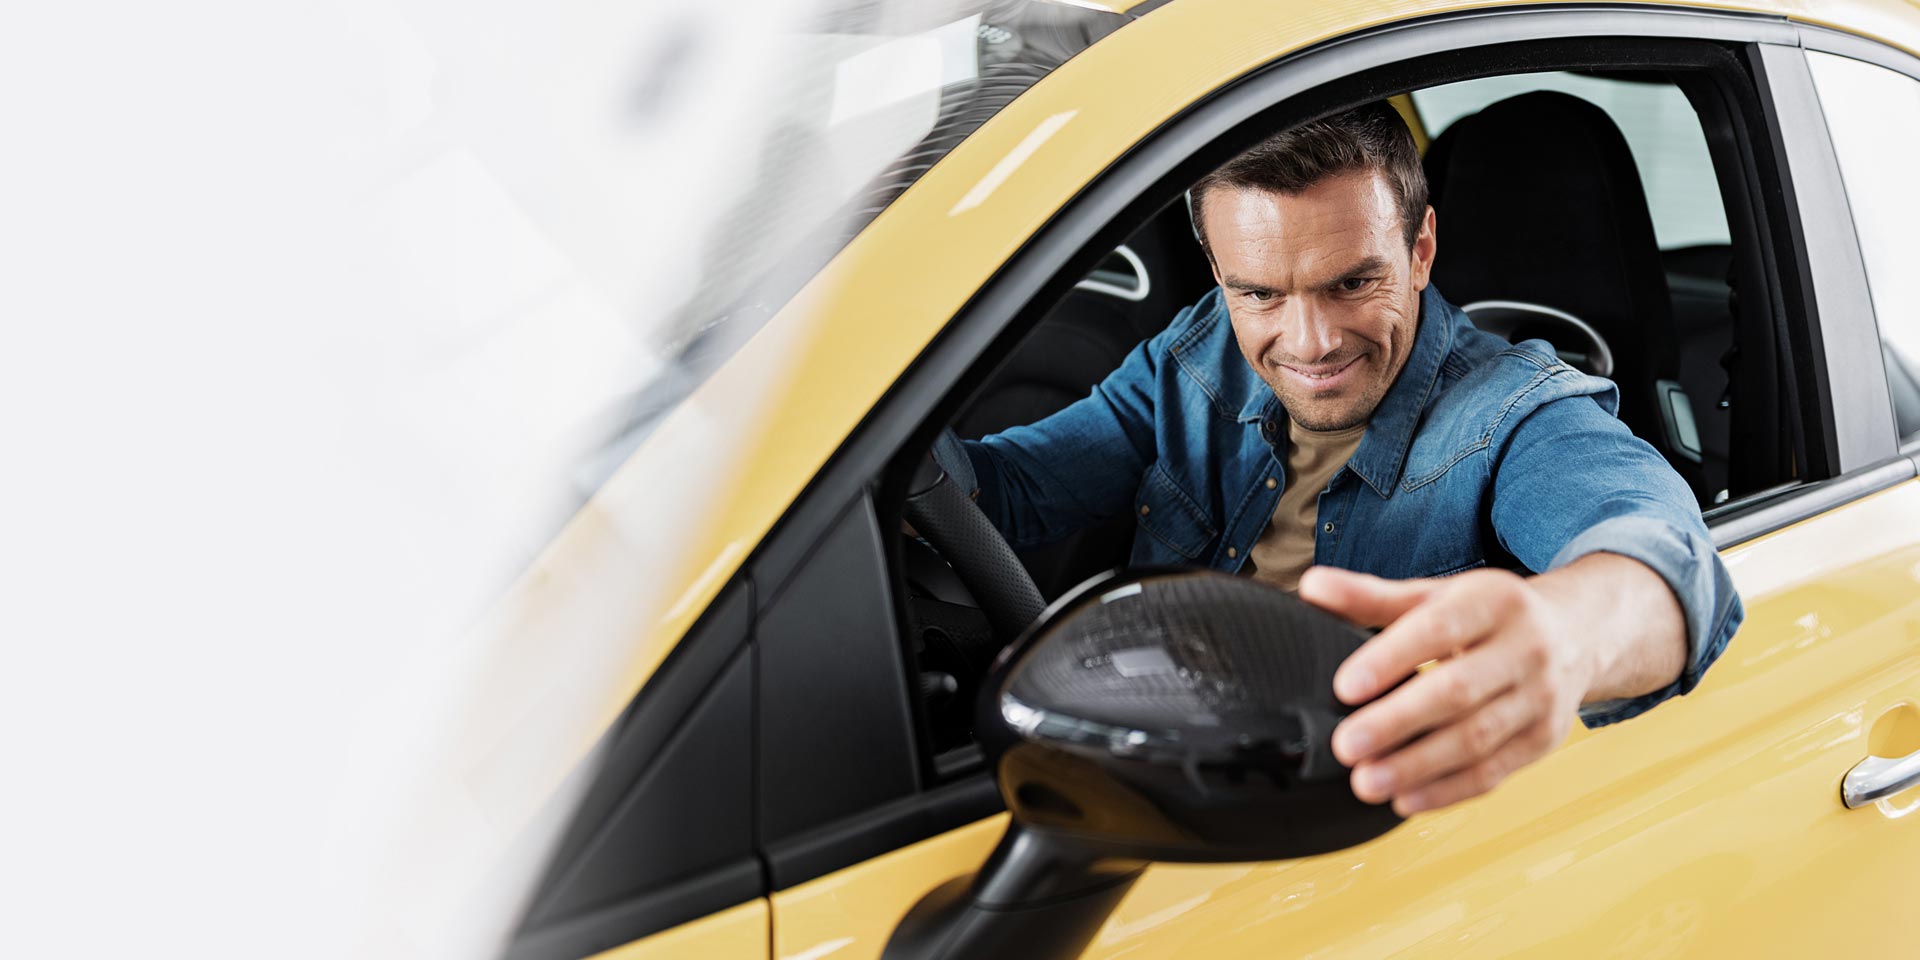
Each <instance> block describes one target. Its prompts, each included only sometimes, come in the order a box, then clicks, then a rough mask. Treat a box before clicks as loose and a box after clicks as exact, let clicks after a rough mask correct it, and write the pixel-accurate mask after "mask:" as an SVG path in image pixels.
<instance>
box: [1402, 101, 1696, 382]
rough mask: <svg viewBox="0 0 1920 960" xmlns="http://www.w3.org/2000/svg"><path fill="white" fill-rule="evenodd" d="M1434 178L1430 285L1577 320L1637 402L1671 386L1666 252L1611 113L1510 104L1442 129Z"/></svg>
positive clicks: (1464, 300) (1450, 294) (1570, 105)
mask: <svg viewBox="0 0 1920 960" xmlns="http://www.w3.org/2000/svg"><path fill="white" fill-rule="evenodd" d="M1426 169H1427V178H1428V181H1429V188H1430V191H1431V195H1432V198H1433V205H1434V209H1435V218H1436V222H1435V228H1436V233H1437V234H1438V237H1439V250H1438V252H1437V256H1436V259H1435V262H1434V282H1435V283H1437V284H1438V285H1439V287H1440V290H1441V291H1442V292H1444V293H1445V294H1446V295H1447V298H1448V299H1449V300H1452V301H1453V302H1454V303H1458V304H1468V303H1472V302H1475V301H1478V300H1521V301H1527V302H1531V303H1538V304H1544V305H1546V306H1549V307H1555V308H1558V309H1560V310H1564V311H1566V312H1568V313H1571V314H1573V315H1574V316H1577V317H1579V318H1580V319H1582V320H1584V321H1586V322H1587V323H1588V324H1591V325H1592V326H1593V327H1594V328H1595V329H1597V330H1598V331H1600V333H1601V334H1602V335H1603V336H1605V337H1606V338H1607V339H1608V340H1610V341H1612V342H1613V343H1614V344H1616V345H1617V347H1618V349H1617V350H1616V353H1617V354H1618V357H1619V360H1620V369H1619V370H1618V371H1617V372H1616V379H1618V380H1620V381H1621V383H1622V386H1623V387H1627V388H1628V390H1629V391H1631V389H1632V387H1631V384H1632V383H1634V382H1635V381H1636V380H1640V381H1642V382H1644V381H1646V380H1649V379H1650V378H1652V377H1657V376H1669V375H1671V373H1670V372H1671V370H1672V369H1673V368H1674V367H1675V366H1676V365H1677V361H1676V360H1675V359H1674V357H1675V354H1674V348H1673V331H1672V301H1671V298H1670V295H1669V293H1668V290H1667V280H1666V274H1665V272H1664V270H1663V268H1662V266H1661V263H1660V248H1659V245H1658V244H1657V243H1656V241H1655V239H1654V234H1653V220H1652V217H1651V216H1650V215H1649V214H1648V211H1647V198H1646V193H1645V191H1644V189H1643V188H1642V187H1641V184H1640V174H1639V171H1638V170H1637V169H1636V168H1635V166H1634V162H1633V154H1632V153H1631V152H1630V151H1629V150H1628V148H1627V141H1626V138H1624V137H1622V136H1621V135H1620V131H1619V129H1618V128H1617V127H1615V126H1614V124H1613V121H1612V120H1611V119H1610V118H1608V116H1607V114H1606V112H1605V111H1603V110H1601V109H1600V108H1599V107H1597V106H1594V105H1593V104H1591V103H1588V102H1587V101H1585V100H1582V99H1580V98H1578V97H1574V96H1570V95H1568V94H1564V93H1555V92H1548V91H1538V92H1534V93H1526V94H1521V95H1520V96H1516V97H1512V98H1510V99H1507V100H1502V101H1500V102H1499V103H1495V104H1493V105H1492V106H1489V107H1487V108H1486V109H1484V110H1481V111H1480V112H1479V113H1477V114H1474V115H1472V116H1469V117H1464V118H1462V119H1460V120H1459V121H1457V122H1455V123H1454V124H1453V125H1452V126H1450V127H1448V128H1447V130H1446V131H1445V132H1444V133H1443V134H1441V136H1440V137H1439V138H1438V139H1437V140H1435V141H1434V143H1433V146H1432V148H1431V149H1430V150H1428V152H1427V157H1426ZM1648 358H1651V360H1649V359H1648ZM1623 400H1626V398H1624V397H1623ZM1624 413H1625V411H1623V414H1624Z"/></svg>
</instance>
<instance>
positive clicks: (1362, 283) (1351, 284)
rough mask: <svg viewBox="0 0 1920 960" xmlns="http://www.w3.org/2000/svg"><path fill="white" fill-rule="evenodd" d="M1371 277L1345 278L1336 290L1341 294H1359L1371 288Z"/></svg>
mask: <svg viewBox="0 0 1920 960" xmlns="http://www.w3.org/2000/svg"><path fill="white" fill-rule="evenodd" d="M1373 280H1374V278H1373V277H1347V278H1346V279H1344V280H1341V281H1340V283H1339V284H1338V288H1339V290H1340V292H1341V293H1359V292H1360V291H1362V290H1365V289H1367V288H1368V287H1370V286H1373Z"/></svg>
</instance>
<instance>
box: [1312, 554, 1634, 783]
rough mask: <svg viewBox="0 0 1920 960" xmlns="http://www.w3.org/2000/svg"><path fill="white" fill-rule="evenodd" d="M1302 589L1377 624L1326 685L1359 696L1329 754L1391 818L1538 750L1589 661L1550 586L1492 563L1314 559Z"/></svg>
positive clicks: (1490, 779)
mask: <svg viewBox="0 0 1920 960" xmlns="http://www.w3.org/2000/svg"><path fill="white" fill-rule="evenodd" d="M1300 597H1301V599H1303V600H1306V601H1307V602H1309V603H1312V604H1314V605H1316V606H1319V607H1322V608H1325V609H1327V610H1330V611H1332V612H1334V613H1337V614H1340V615H1341V616H1343V617H1346V618H1347V619H1349V620H1352V621H1354V622H1355V623H1359V624H1362V625H1364V626H1379V627H1385V628H1386V629H1384V630H1382V631H1380V633H1379V634H1377V635H1376V636H1374V637H1373V638H1372V639H1371V640H1368V641H1367V642H1366V643H1365V644H1363V645H1362V646H1361V647H1360V649H1358V650H1356V651H1354V652H1353V654H1352V655H1351V656H1349V657H1348V658H1347V660H1346V662H1345V663H1343V664H1341V665H1340V668H1339V670H1337V671H1336V672H1335V673H1334V678H1333V690H1334V695H1335V696H1337V697H1339V698H1340V700H1341V701H1342V702H1344V703H1348V704H1366V705H1365V706H1363V707H1361V708H1360V709H1359V710H1357V711H1355V712H1354V713H1353V714H1352V715H1351V716H1349V717H1347V719H1346V720H1344V721H1342V722H1341V723H1340V725H1339V726H1338V727H1336V728H1335V729H1334V732H1333V755H1334V757H1336V758H1337V759H1339V761H1340V762H1341V763H1344V764H1346V765H1347V766H1349V767H1352V768H1353V792H1354V795H1355V796H1357V797H1359V798H1360V799H1362V800H1365V801H1367V802H1369V803H1383V802H1387V801H1389V800H1391V801H1392V803H1393V809H1394V812H1396V813H1398V814H1400V815H1401V816H1409V815H1411V814H1414V813H1417V812H1420V811H1423V810H1433V809H1436V808H1439V807H1444V806H1447V805H1449V804H1453V803H1458V802H1460V801H1462V800H1465V799H1468V798H1469V797H1475V796H1479V795H1480V794H1483V793H1486V792H1487V791H1488V790H1491V789H1493V787H1494V786H1495V785H1497V784H1499V783H1500V782H1501V781H1502V780H1504V779H1506V778H1507V777H1508V776H1510V775H1512V773H1513V772H1514V771H1516V770H1518V769H1520V768H1521V767H1523V766H1525V765H1527V764H1529V763H1532V762H1533V761H1535V760H1538V759H1539V758H1541V757H1543V756H1545V755H1546V754H1547V752H1548V751H1550V750H1552V749H1553V748H1554V747H1555V746H1556V745H1558V744H1559V743H1560V741H1561V740H1562V739H1563V738H1565V737H1566V734H1567V728H1568V726H1569V725H1570V724H1571V722H1572V720H1573V717H1574V711H1575V708H1576V707H1578V706H1579V704H1580V702H1581V700H1582V698H1583V697H1584V696H1585V695H1586V694H1587V692H1588V690H1589V688H1590V687H1591V686H1592V685H1593V679H1594V676H1595V673H1596V671H1597V669H1598V666H1597V665H1596V664H1595V663H1594V662H1593V660H1594V657H1593V653H1592V648H1591V647H1590V645H1587V644H1583V643H1582V642H1581V637H1582V636H1583V634H1584V633H1585V631H1583V630H1581V629H1578V626H1579V625H1578V624H1577V623H1575V622H1572V621H1570V620H1568V618H1567V617H1565V616H1564V615H1563V612H1562V609H1561V608H1560V606H1559V605H1557V604H1556V603H1554V602H1553V600H1552V599H1551V598H1550V595H1549V594H1548V592H1546V591H1543V590H1541V589H1538V588H1537V586H1536V585H1535V583H1534V581H1533V580H1529V579H1524V578H1522V577H1520V576H1519V575H1517V574H1513V573H1509V572H1506V571H1503V570H1491V569H1485V570H1474V571H1470V572H1468V573H1464V574H1460V575H1458V576H1455V577H1451V578H1447V579H1442V580H1384V579H1381V578H1379V577H1373V576H1368V575H1366V574H1360V573H1352V572H1350V571H1346V570H1339V569H1334V568H1330V567H1314V568H1312V569H1310V570H1308V571H1307V572H1306V574H1305V575H1304V576H1303V577H1302V578H1301V581H1300ZM1429 661H1437V662H1436V663H1432V664H1431V665H1429V666H1426V668H1425V669H1421V667H1422V666H1423V665H1427V664H1428V663H1429ZM1409 677H1411V678H1412V679H1410V680H1409V679H1407V678H1409ZM1402 680H1407V682H1406V683H1405V684H1404V685H1402V686H1400V687H1399V688H1398V689H1395V688H1394V685H1395V684H1399V683H1400V682H1401V681H1402ZM1386 691H1391V692H1390V693H1386V695H1385V696H1382V695H1381V694H1382V693H1383V692H1386ZM1376 697H1377V698H1378V699H1377V700H1376V699H1375V698H1376ZM1369 701H1372V702H1369Z"/></svg>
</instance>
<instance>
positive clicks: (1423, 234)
mask: <svg viewBox="0 0 1920 960" xmlns="http://www.w3.org/2000/svg"><path fill="white" fill-rule="evenodd" d="M1438 242H1439V241H1438V239H1437V238H1436V236H1435V234H1434V217H1433V208H1432V207H1428V208H1427V213H1426V216H1424V217H1422V218H1421V219H1420V233H1419V235H1418V236H1416V237H1414V238H1413V289H1414V292H1415V293H1418V292H1420V291H1423V290H1425V289H1427V283H1428V281H1429V280H1431V279H1432V277H1433V254H1434V250H1435V248H1436V246H1437V245H1438Z"/></svg>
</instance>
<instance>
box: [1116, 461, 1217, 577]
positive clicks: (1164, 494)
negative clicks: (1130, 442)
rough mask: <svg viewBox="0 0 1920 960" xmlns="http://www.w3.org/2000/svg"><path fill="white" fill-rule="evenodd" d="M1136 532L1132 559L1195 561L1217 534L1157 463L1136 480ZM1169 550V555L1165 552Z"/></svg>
mask: <svg viewBox="0 0 1920 960" xmlns="http://www.w3.org/2000/svg"><path fill="white" fill-rule="evenodd" d="M1133 512H1134V520H1135V521H1137V522H1138V523H1139V526H1140V536H1139V538H1138V539H1137V540H1136V541H1135V544H1134V560H1135V562H1148V563H1150V562H1173V561H1174V560H1176V559H1181V560H1190V561H1198V560H1199V559H1200V558H1201V557H1203V556H1205V555H1206V550H1207V547H1208V545H1210V544H1211V543H1213V538H1214V537H1215V536H1216V535H1218V534H1219V531H1218V530H1215V529H1214V528H1213V525H1212V524H1210V523H1208V522H1207V515H1206V513H1205V512H1204V511H1202V510H1201V509H1200V505H1199V504H1197V503H1195V502H1194V500H1193V498H1192V497H1190V496H1188V495H1187V494H1186V492H1185V491H1183V490H1181V489H1180V485H1179V484H1177V483H1175V482H1174V481H1173V478H1172V477H1170V476H1168V475H1167V472H1166V469H1165V467H1164V466H1162V465H1161V464H1159V463H1156V464H1154V465H1153V468H1152V469H1150V470H1148V471H1147V475H1146V478H1145V479H1144V480H1142V481H1141V482H1140V493H1139V495H1138V496H1137V497H1136V499H1135V501H1134V505H1133ZM1167 551H1171V554H1172V555H1171V556H1169V555H1167Z"/></svg>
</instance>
